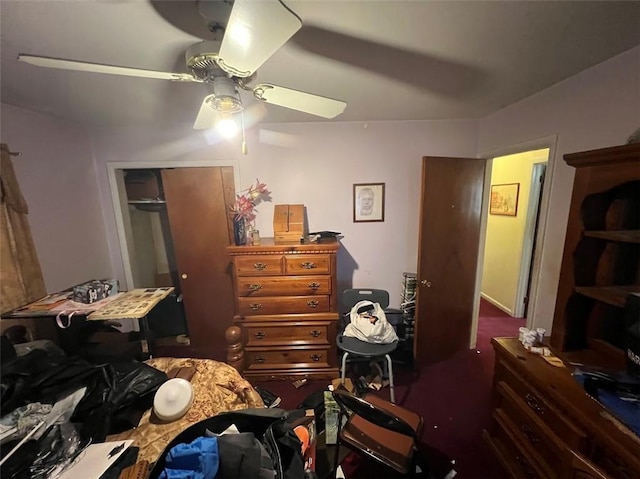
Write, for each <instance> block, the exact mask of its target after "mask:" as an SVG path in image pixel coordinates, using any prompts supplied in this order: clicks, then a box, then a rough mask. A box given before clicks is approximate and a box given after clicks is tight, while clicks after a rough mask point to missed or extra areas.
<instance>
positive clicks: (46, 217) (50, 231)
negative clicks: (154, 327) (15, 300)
mask: <svg viewBox="0 0 640 479" xmlns="http://www.w3.org/2000/svg"><path fill="white" fill-rule="evenodd" d="M1 120H2V122H1V126H2V129H1V131H2V142H4V143H7V144H8V145H9V147H10V148H11V150H12V151H19V152H21V153H22V154H21V156H17V157H16V156H14V157H12V159H13V164H14V169H15V172H16V176H17V178H18V181H19V183H20V187H21V189H22V194H23V195H24V197H25V199H26V201H27V204H28V205H29V224H30V226H31V232H32V235H33V240H34V242H35V246H36V251H37V253H38V258H39V260H40V265H41V268H42V272H43V275H44V281H45V286H46V288H47V291H48V292H49V293H53V292H56V291H60V290H62V289H64V288H68V287H70V286H73V285H74V284H77V283H81V282H83V281H87V280H89V279H92V278H101V277H108V276H110V275H111V263H110V261H109V254H108V247H107V239H106V237H105V234H104V231H105V230H104V218H103V216H102V214H103V211H102V206H101V205H100V198H99V197H98V195H96V190H97V189H98V184H97V180H96V171H95V164H94V161H93V152H92V147H91V141H90V137H89V134H88V132H87V131H86V130H85V129H84V128H83V127H80V126H78V125H75V124H73V123H69V122H66V121H63V120H60V119H57V118H54V117H53V116H49V115H43V114H39V113H34V112H31V111H28V110H24V109H21V108H16V107H13V106H11V105H6V104H2V105H1Z"/></svg>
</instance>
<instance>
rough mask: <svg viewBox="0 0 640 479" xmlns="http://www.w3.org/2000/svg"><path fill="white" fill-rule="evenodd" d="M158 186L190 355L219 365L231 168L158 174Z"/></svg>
mask: <svg viewBox="0 0 640 479" xmlns="http://www.w3.org/2000/svg"><path fill="white" fill-rule="evenodd" d="M162 183H163V186H164V193H165V198H166V200H167V212H168V215H169V223H170V225H171V236H172V239H173V244H174V250H175V255H176V263H177V265H178V276H179V278H180V290H181V292H182V296H183V300H184V309H185V313H186V317H187V326H188V329H189V338H190V340H191V347H190V353H191V354H193V355H195V356H197V357H204V358H211V359H217V360H219V361H224V360H225V358H226V342H225V338H224V333H225V330H226V329H227V328H228V327H229V326H231V324H232V319H233V315H234V296H233V286H232V279H231V272H230V269H229V264H230V260H229V256H228V255H227V246H228V245H230V244H231V242H232V238H233V229H232V228H233V225H232V220H231V217H230V215H229V212H230V209H229V207H230V205H232V204H233V200H234V198H235V188H234V180H233V168H232V167H230V166H224V167H205V168H175V169H163V170H162Z"/></svg>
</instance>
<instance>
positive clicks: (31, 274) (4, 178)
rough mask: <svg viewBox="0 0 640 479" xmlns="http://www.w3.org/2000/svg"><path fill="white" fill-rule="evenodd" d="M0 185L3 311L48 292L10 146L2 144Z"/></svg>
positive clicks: (0, 295) (0, 306)
mask: <svg viewBox="0 0 640 479" xmlns="http://www.w3.org/2000/svg"><path fill="white" fill-rule="evenodd" d="M1 148H2V158H1V159H2V162H1V163H0V185H1V187H2V188H1V193H0V194H1V200H2V211H1V214H0V234H1V236H0V311H2V312H7V311H10V310H12V309H14V308H17V307H18V306H21V305H23V304H26V303H29V302H31V301H35V300H36V299H39V298H41V297H43V296H45V295H46V289H45V286H44V279H43V277H42V271H41V270H40V263H39V262H38V255H37V254H36V250H35V246H34V243H33V238H32V237H31V229H30V228H29V222H28V221H27V214H28V212H29V209H28V208H27V203H26V201H25V200H24V198H23V196H22V193H21V192H20V187H19V185H18V182H17V180H16V176H15V173H14V171H13V164H12V163H11V155H10V154H9V147H8V146H7V145H6V144H5V143H2V145H1Z"/></svg>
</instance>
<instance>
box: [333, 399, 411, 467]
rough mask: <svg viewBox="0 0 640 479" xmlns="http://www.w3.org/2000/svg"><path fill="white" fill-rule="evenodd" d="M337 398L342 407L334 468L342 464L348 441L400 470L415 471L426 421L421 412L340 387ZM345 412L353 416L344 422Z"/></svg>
mask: <svg viewBox="0 0 640 479" xmlns="http://www.w3.org/2000/svg"><path fill="white" fill-rule="evenodd" d="M333 398H334V399H335V401H336V403H337V404H338V407H339V408H340V414H339V418H338V435H337V444H336V450H335V457H334V468H333V469H334V471H335V470H336V469H337V468H338V458H339V457H340V446H341V445H344V446H347V447H348V448H349V449H351V450H352V451H355V452H356V453H358V454H362V455H364V456H366V457H369V458H371V459H374V460H376V461H378V462H380V463H382V464H384V465H385V466H387V467H390V468H391V469H393V470H395V471H396V472H399V473H400V474H403V475H413V474H414V473H415V471H416V465H417V461H416V460H417V459H418V454H416V453H417V452H418V447H419V444H420V434H421V432H422V425H423V420H422V417H421V416H420V415H418V414H416V413H414V412H412V411H409V410H408V409H405V408H403V407H401V406H398V405H396V404H393V403H391V402H389V401H385V400H384V399H382V398H379V397H377V396H376V395H375V394H373V393H369V394H366V395H365V396H364V397H362V398H359V397H357V396H355V395H353V394H351V393H349V392H347V391H346V390H344V389H337V390H335V391H333ZM345 416H347V417H348V418H349V419H348V420H347V421H346V423H345V424H344V425H343V426H342V418H343V417H345ZM421 467H424V466H423V465H421Z"/></svg>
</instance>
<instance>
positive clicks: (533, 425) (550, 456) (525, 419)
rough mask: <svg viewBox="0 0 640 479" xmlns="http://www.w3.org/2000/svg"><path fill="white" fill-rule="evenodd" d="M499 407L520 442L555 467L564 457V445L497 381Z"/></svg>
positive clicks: (502, 383) (548, 465)
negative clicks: (527, 445)
mask: <svg viewBox="0 0 640 479" xmlns="http://www.w3.org/2000/svg"><path fill="white" fill-rule="evenodd" d="M497 391H498V393H499V394H500V399H499V407H500V409H502V411H504V413H505V414H506V416H507V417H508V418H509V420H510V421H511V423H512V425H513V426H514V432H515V433H516V434H517V435H518V436H519V439H520V442H522V443H524V444H529V446H531V447H532V448H534V449H535V450H536V451H537V453H538V454H539V455H540V457H541V458H542V460H543V461H544V462H545V463H546V465H547V467H549V468H550V469H554V468H555V469H557V466H558V464H560V463H561V462H562V460H563V459H564V456H563V453H564V450H565V445H564V444H563V443H562V441H560V440H559V439H558V438H557V437H556V436H555V434H553V432H552V431H551V430H550V429H549V428H548V427H547V425H546V424H545V423H544V422H543V421H542V420H541V419H540V418H539V417H538V416H537V415H536V414H535V413H534V412H533V411H532V410H531V409H530V408H529V407H528V406H527V405H526V404H525V403H524V402H523V401H522V399H521V398H520V397H518V396H517V395H516V393H514V392H513V390H512V389H511V388H510V387H509V386H508V385H507V384H505V383H504V382H502V381H501V382H500V383H498V386H497Z"/></svg>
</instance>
